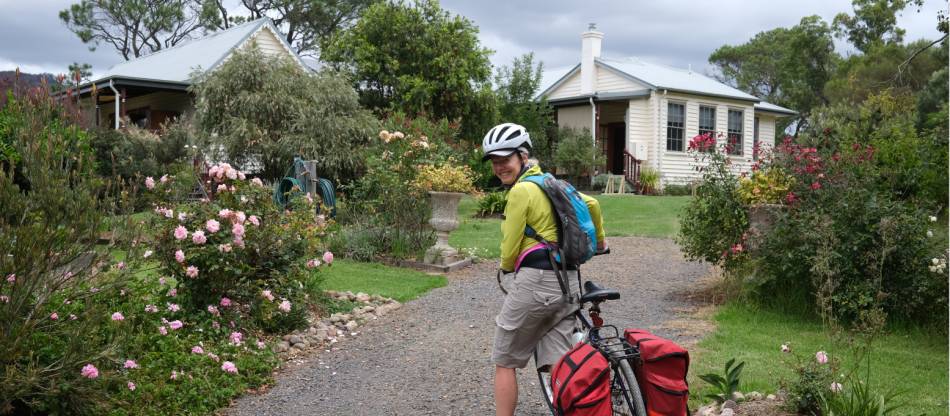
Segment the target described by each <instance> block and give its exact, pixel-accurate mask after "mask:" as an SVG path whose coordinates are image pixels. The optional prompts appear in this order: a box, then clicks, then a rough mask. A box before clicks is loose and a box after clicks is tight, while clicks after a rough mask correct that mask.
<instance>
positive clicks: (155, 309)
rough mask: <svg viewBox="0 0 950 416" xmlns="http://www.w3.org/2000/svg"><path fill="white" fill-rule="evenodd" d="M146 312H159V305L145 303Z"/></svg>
mask: <svg viewBox="0 0 950 416" xmlns="http://www.w3.org/2000/svg"><path fill="white" fill-rule="evenodd" d="M145 312H148V313H157V312H158V307H157V306H155V305H145Z"/></svg>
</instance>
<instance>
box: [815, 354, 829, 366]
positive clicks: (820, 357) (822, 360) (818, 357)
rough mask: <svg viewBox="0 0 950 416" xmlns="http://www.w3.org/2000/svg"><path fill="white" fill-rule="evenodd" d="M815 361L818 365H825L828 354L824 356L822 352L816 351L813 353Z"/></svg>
mask: <svg viewBox="0 0 950 416" xmlns="http://www.w3.org/2000/svg"><path fill="white" fill-rule="evenodd" d="M815 360H818V364H825V363H827V362H828V354H825V352H824V351H818V352H816V353H815Z"/></svg>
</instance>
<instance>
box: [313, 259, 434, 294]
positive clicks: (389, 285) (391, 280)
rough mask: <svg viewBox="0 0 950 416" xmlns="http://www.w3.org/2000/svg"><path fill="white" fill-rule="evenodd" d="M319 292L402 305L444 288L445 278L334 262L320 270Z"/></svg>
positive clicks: (376, 265)
mask: <svg viewBox="0 0 950 416" xmlns="http://www.w3.org/2000/svg"><path fill="white" fill-rule="evenodd" d="M320 273H321V274H322V275H323V276H324V279H325V280H324V283H323V288H324V289H327V290H337V291H347V290H349V291H351V292H353V293H358V292H364V293H368V294H371V295H381V296H386V297H390V298H393V299H396V300H398V301H400V302H406V301H409V300H412V299H415V298H417V297H419V296H422V295H424V294H425V293H426V292H428V291H429V290H431V289H434V288H437V287H442V286H445V285H446V284H447V283H448V280H446V278H445V276H433V275H429V274H426V273H423V272H420V271H416V270H411V269H404V268H401V267H391V266H386V265H382V264H379V263H359V262H355V261H350V260H343V259H341V260H336V261H334V262H333V265H332V266H330V267H321V268H320Z"/></svg>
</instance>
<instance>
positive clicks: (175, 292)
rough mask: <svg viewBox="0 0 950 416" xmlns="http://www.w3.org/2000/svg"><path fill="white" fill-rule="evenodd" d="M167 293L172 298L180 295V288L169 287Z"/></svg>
mask: <svg viewBox="0 0 950 416" xmlns="http://www.w3.org/2000/svg"><path fill="white" fill-rule="evenodd" d="M165 295H166V296H168V297H170V298H173V297H175V296H178V289H175V288H171V289H168V293H166V294H165Z"/></svg>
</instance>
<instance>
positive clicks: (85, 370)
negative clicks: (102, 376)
mask: <svg viewBox="0 0 950 416" xmlns="http://www.w3.org/2000/svg"><path fill="white" fill-rule="evenodd" d="M79 374H80V375H82V376H83V377H85V378H97V377H99V369H98V368H96V366H94V365H92V364H86V365H85V366H83V367H82V370H80V371H79Z"/></svg>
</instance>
